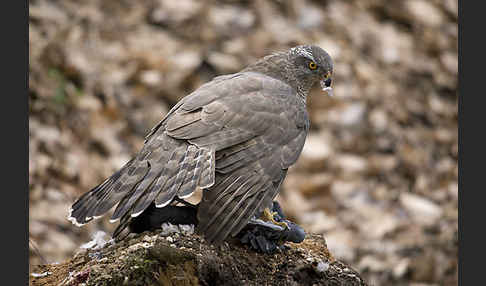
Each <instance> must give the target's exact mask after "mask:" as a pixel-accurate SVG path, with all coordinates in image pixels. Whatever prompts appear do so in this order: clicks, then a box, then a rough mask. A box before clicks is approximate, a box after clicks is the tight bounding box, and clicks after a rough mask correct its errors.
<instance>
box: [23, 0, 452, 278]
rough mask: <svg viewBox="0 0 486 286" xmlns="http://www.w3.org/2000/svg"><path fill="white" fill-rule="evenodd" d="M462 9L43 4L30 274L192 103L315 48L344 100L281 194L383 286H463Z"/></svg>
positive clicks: (374, 0) (32, 125)
mask: <svg viewBox="0 0 486 286" xmlns="http://www.w3.org/2000/svg"><path fill="white" fill-rule="evenodd" d="M457 10H458V7H457V1H453V0H442V1H441V0H430V1H425V0H409V1H408V0H407V1H401V0H394V1H390V0H346V1H344V0H322V1H317V0H316V1H311V0H288V1H286V0H280V1H277V0H274V1H267V0H255V1H250V0H248V1H230V0H226V1H223V0H214V1H197V0H177V1H173V0H139V1H131V0H103V1H95V0H85V1H71V0H63V1H61V0H58V1H56V0H31V1H29V112H30V113H29V136H30V138H29V200H30V208H29V237H30V241H29V242H30V243H29V245H30V258H29V261H30V265H35V264H40V263H46V262H49V263H53V262H62V261H64V260H65V259H67V258H69V257H70V256H72V255H73V253H74V252H75V251H76V250H77V249H78V248H79V246H80V245H81V244H83V243H85V242H87V241H89V240H90V239H91V236H92V235H93V234H94V233H95V232H96V231H97V230H103V231H106V232H108V233H110V232H111V231H112V230H113V229H114V227H115V225H112V224H110V223H108V218H109V216H107V217H104V218H103V219H99V220H97V221H95V222H92V223H90V224H88V225H86V226H84V227H82V228H78V227H76V226H74V225H72V224H71V223H70V222H69V221H67V219H66V216H67V214H68V209H69V206H70V205H71V204H72V203H73V202H74V200H75V199H76V198H77V197H78V196H80V195H81V194H82V193H84V192H86V191H88V190H89V189H91V188H92V187H94V186H95V185H97V184H98V183H100V182H101V181H102V180H104V179H105V178H106V177H108V176H109V175H111V174H112V173H113V172H114V171H116V170H117V169H118V168H119V167H121V166H122V165H123V163H125V162H126V161H128V160H129V159H130V157H131V156H132V155H133V154H135V153H136V152H137V151H138V150H139V149H140V148H141V146H142V144H143V139H144V136H145V135H146V134H147V132H148V131H149V130H150V128H151V127H152V126H153V125H155V124H156V123H157V122H158V121H159V120H161V119H162V118H163V116H164V115H165V114H166V113H167V111H168V110H169V109H170V108H171V107H172V106H173V105H174V104H175V103H176V102H177V101H178V100H179V99H181V98H182V97H183V96H185V95H187V94H188V93H190V92H191V91H192V90H194V89H196V88H197V87H198V86H200V85H201V84H203V83H204V82H206V81H208V80H210V79H211V78H213V77H214V76H217V75H220V74H226V73H232V72H236V71H238V70H240V69H241V68H243V67H244V66H245V65H247V64H249V63H251V62H253V61H255V59H257V58H259V57H261V56H264V55H266V54H268V53H270V52H272V51H274V50H282V49H287V48H289V47H291V46H294V45H298V44H304V43H313V44H317V45H319V46H321V47H322V48H324V49H325V50H327V51H328V52H329V54H330V55H331V56H332V57H333V59H334V61H335V68H334V77H333V85H334V94H335V96H334V97H332V98H329V97H327V96H326V95H325V93H324V92H322V91H320V89H319V88H318V87H317V86H316V87H315V89H314V90H313V91H312V93H311V96H310V97H309V98H308V106H309V111H310V115H311V132H310V134H309V137H308V138H307V142H306V145H305V148H304V151H303V153H302V155H301V157H300V159H299V161H298V163H297V164H296V165H295V166H294V167H292V168H291V169H290V171H289V175H288V176H287V179H286V181H285V184H284V186H283V191H282V192H281V194H280V195H279V197H278V200H279V201H280V202H281V205H282V207H283V208H284V210H285V212H286V213H287V214H288V215H289V217H290V219H292V220H294V221H295V222H296V223H298V224H300V225H302V226H303V227H304V228H305V229H306V230H307V231H308V232H314V233H323V234H324V236H325V238H326V241H327V245H328V247H329V249H330V251H331V252H332V254H333V255H334V256H335V257H336V258H338V259H339V260H341V261H343V262H345V263H347V264H349V265H350V266H352V267H353V268H355V269H356V270H357V271H358V272H360V273H361V275H362V277H363V278H365V279H366V280H367V282H368V283H369V284H371V285H415V286H418V285H421V286H426V285H430V286H431V285H457V275H458V274H457V273H458V272H457V254H458V233H457V228H458V164H457V156H458V136H457V135H458V131H457V130H458V129H457V128H458V125H457V97H458V94H457V72H458V58H457V57H458V52H457V51H458V45H457V39H458V29H457Z"/></svg>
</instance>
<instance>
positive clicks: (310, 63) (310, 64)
mask: <svg viewBox="0 0 486 286" xmlns="http://www.w3.org/2000/svg"><path fill="white" fill-rule="evenodd" d="M309 68H310V69H311V70H315V69H316V68H317V64H316V63H315V62H309Z"/></svg>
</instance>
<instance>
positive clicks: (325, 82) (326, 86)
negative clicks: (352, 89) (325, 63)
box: [320, 77, 333, 96]
mask: <svg viewBox="0 0 486 286" xmlns="http://www.w3.org/2000/svg"><path fill="white" fill-rule="evenodd" d="M320 83H321V87H322V90H324V91H326V92H327V95H328V96H333V92H332V87H331V78H330V77H329V78H328V79H322V80H321V81H320Z"/></svg>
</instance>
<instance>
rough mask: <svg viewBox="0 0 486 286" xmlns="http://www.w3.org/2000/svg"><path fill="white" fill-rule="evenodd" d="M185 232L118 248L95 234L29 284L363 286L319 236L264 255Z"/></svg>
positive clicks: (131, 240) (148, 236) (146, 236)
mask: <svg viewBox="0 0 486 286" xmlns="http://www.w3.org/2000/svg"><path fill="white" fill-rule="evenodd" d="M175 228H177V227H175ZM168 230H169V231H168ZM188 230H189V228H186V230H185V231H183V232H180V230H178V229H174V227H173V226H171V227H170V229H169V228H166V229H164V230H157V231H155V232H151V233H149V232H145V233H142V234H137V235H134V234H131V235H129V236H128V237H126V238H125V239H124V240H123V241H121V242H117V243H114V242H113V240H111V241H110V240H109V241H106V240H104V238H103V233H102V232H99V234H100V235H97V237H96V239H94V240H93V241H91V242H89V243H87V244H86V245H83V246H82V249H80V250H79V251H77V252H76V254H75V255H74V257H73V258H72V259H69V260H68V261H65V262H63V263H59V264H47V265H46V264H43V265H39V266H35V267H34V270H33V272H32V273H33V274H32V275H31V278H30V280H29V282H30V283H29V285H32V286H40V285H80V284H81V283H83V284H82V285H87V286H90V285H96V286H99V285H133V286H135V285H140V286H146V285H164V286H192V285H194V286H196V285H234V286H238V285H255V286H257V285H268V286H271V285H275V286H287V285H288V286H298V285H313V286H314V285H315V286H317V285H320V286H321V285H322V286H366V285H367V284H366V282H365V281H364V280H363V278H362V277H360V275H359V273H357V272H356V271H355V270H354V269H352V268H351V267H350V266H347V265H345V264H344V263H342V262H340V261H338V260H336V259H335V258H334V257H333V256H332V255H331V254H330V253H329V250H328V249H327V247H326V242H325V239H324V238H323V237H322V234H321V235H309V236H308V237H307V238H306V239H305V240H304V241H303V242H302V243H299V244H294V243H289V244H287V245H286V246H287V247H286V248H285V249H282V250H279V251H277V252H274V253H272V254H262V253H256V252H255V251H252V250H249V249H248V247H247V246H244V245H241V244H239V243H238V242H237V241H233V242H229V243H223V244H222V245H221V246H218V247H215V246H212V245H209V244H208V243H206V242H205V241H204V239H202V238H201V237H200V236H198V235H195V234H193V233H191V232H190V231H188Z"/></svg>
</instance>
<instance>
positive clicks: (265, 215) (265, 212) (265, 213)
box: [263, 208, 289, 229]
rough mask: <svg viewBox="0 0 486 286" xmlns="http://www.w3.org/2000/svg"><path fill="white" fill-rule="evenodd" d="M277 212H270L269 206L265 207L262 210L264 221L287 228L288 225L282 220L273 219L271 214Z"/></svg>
mask: <svg viewBox="0 0 486 286" xmlns="http://www.w3.org/2000/svg"><path fill="white" fill-rule="evenodd" d="M276 214H277V212H272V211H271V210H270V209H269V208H265V209H264V210H263V218H264V219H265V221H270V222H272V223H273V224H276V225H279V226H281V227H283V228H285V229H289V226H288V225H287V223H286V222H283V221H280V222H279V221H276V220H274V219H273V216H274V215H276Z"/></svg>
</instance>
